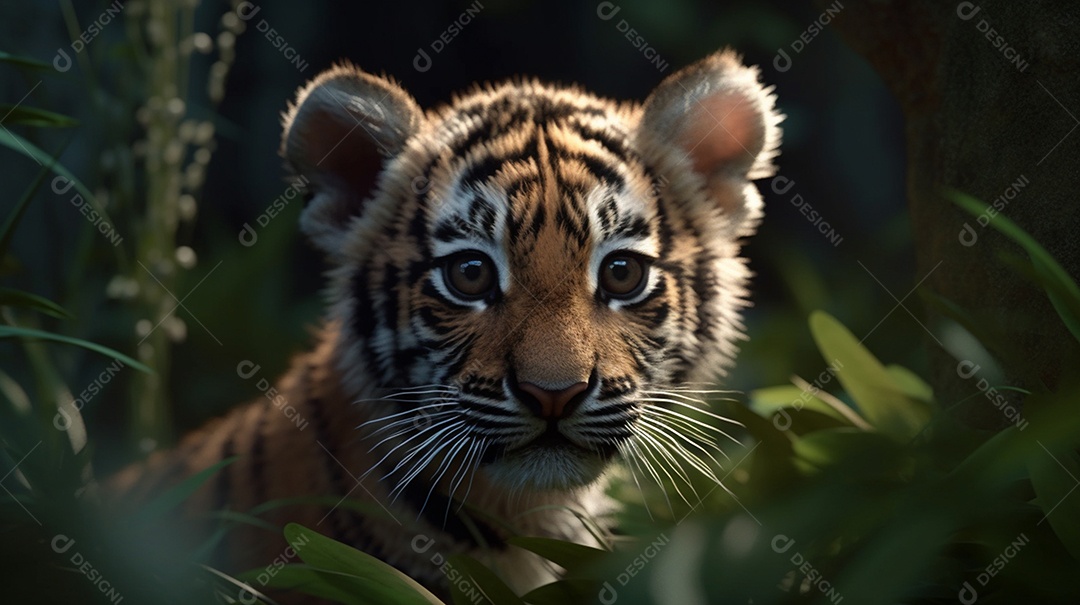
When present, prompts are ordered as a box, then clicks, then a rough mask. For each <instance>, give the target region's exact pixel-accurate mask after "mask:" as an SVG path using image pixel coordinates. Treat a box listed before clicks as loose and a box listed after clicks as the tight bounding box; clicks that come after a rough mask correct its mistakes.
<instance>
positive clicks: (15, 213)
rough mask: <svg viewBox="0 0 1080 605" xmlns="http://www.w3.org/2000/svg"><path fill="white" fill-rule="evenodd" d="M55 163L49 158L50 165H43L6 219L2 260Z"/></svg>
mask: <svg viewBox="0 0 1080 605" xmlns="http://www.w3.org/2000/svg"><path fill="white" fill-rule="evenodd" d="M55 162H56V160H55V159H53V158H52V157H50V158H49V161H48V163H46V164H45V165H43V166H42V167H41V170H40V171H38V175H37V177H35V178H34V182H33V183H31V184H30V187H29V188H28V189H27V190H26V191H25V192H23V196H22V197H21V198H20V199H19V201H18V202H17V203H16V204H15V209H14V210H12V211H11V214H9V215H8V216H7V218H6V219H4V225H3V226H2V227H0V259H3V258H4V257H6V256H7V251H8V248H9V247H10V246H11V238H12V237H14V236H15V228H16V227H18V226H19V221H21V220H22V217H23V214H24V213H25V212H26V209H27V208H28V207H29V206H30V200H32V199H34V195H35V194H37V190H38V187H41V183H42V181H44V180H45V177H46V176H48V175H49V172H50V171H51V170H52V169H53V164H55Z"/></svg>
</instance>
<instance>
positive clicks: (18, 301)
mask: <svg viewBox="0 0 1080 605" xmlns="http://www.w3.org/2000/svg"><path fill="white" fill-rule="evenodd" d="M0 306H5V307H27V308H30V309H37V310H38V311H41V312H42V313H44V314H46V315H51V316H53V317H59V318H61V319H70V318H71V317H72V315H71V313H68V312H67V311H65V310H64V308H63V307H61V306H60V305H58V304H56V303H54V302H53V301H51V300H49V299H47V298H45V297H43V296H38V295H37V294H31V293H29V292H23V291H22V290H14V289H12V288H0Z"/></svg>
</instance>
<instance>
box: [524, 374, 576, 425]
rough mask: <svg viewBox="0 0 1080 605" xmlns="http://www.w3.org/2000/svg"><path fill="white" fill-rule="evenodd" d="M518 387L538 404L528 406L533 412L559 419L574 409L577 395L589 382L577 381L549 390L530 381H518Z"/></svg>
mask: <svg viewBox="0 0 1080 605" xmlns="http://www.w3.org/2000/svg"><path fill="white" fill-rule="evenodd" d="M518 388H519V389H521V390H522V391H523V392H524V393H527V394H529V395H531V396H532V398H533V399H534V400H535V403H537V404H539V405H538V406H535V405H530V406H529V407H530V408H532V409H533V413H535V414H536V415H538V416H540V417H541V418H544V419H550V420H559V419H561V418H565V417H567V416H569V415H570V413H571V412H573V411H574V408H576V407H577V404H578V403H580V399H581V398H580V397H578V395H580V394H582V393H584V392H585V390H586V389H588V388H589V383H587V382H579V383H576V384H572V385H570V386H568V387H566V388H565V389H560V390H558V391H550V390H548V389H545V388H543V387H539V386H537V385H535V384H533V383H531V382H521V383H518ZM529 403H532V402H529Z"/></svg>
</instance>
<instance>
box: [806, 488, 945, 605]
mask: <svg viewBox="0 0 1080 605" xmlns="http://www.w3.org/2000/svg"><path fill="white" fill-rule="evenodd" d="M935 512H936V511H934V510H933V509H930V510H917V511H912V512H911V513H908V514H907V515H905V518H903V519H897V520H896V521H895V522H893V523H890V524H888V525H886V526H885V527H883V528H882V529H881V530H880V531H878V532H876V533H875V534H873V535H871V536H869V537H868V539H867V540H866V541H865V546H863V547H862V548H860V549H859V550H858V551H857V552H856V553H855V554H854V555H853V556H852V557H851V562H850V563H849V564H848V565H847V566H846V567H845V568H844V569H843V573H842V575H841V576H840V577H839V578H838V580H837V583H836V592H837V593H838V594H839V595H840V597H841V598H843V599H844V600H845V601H849V602H851V603H903V602H910V601H909V600H908V599H907V598H906V597H909V596H910V593H911V591H912V588H913V587H914V586H918V584H919V583H920V580H921V579H923V578H925V577H926V575H927V570H928V569H931V568H933V567H934V566H935V565H937V564H938V561H939V559H938V557H939V556H940V553H941V550H942V547H943V546H944V545H945V544H946V543H947V542H948V538H949V535H950V534H951V533H953V532H954V531H955V529H956V528H955V527H953V525H952V522H951V521H950V519H949V518H948V517H946V516H945V515H942V514H940V513H938V514H935ZM819 586H821V585H819ZM826 597H827V598H828V600H830V601H832V602H839V601H837V600H833V599H832V598H831V595H828V594H826Z"/></svg>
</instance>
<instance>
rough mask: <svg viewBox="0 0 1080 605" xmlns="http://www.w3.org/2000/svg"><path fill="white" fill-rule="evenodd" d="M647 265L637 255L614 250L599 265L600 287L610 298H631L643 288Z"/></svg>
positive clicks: (646, 279) (647, 271) (647, 269)
mask: <svg viewBox="0 0 1080 605" xmlns="http://www.w3.org/2000/svg"><path fill="white" fill-rule="evenodd" d="M648 276H649V267H648V265H647V264H646V263H645V262H644V261H643V260H642V259H640V258H638V257H637V256H633V255H630V254H626V253H619V252H615V253H612V254H609V255H608V256H607V258H605V259H604V262H603V264H601V265H600V289H601V291H603V293H604V294H605V295H607V296H608V297H610V298H619V299H626V298H633V297H635V296H637V295H638V294H640V293H641V291H642V290H644V289H645V284H646V282H648V281H649V280H648Z"/></svg>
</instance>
